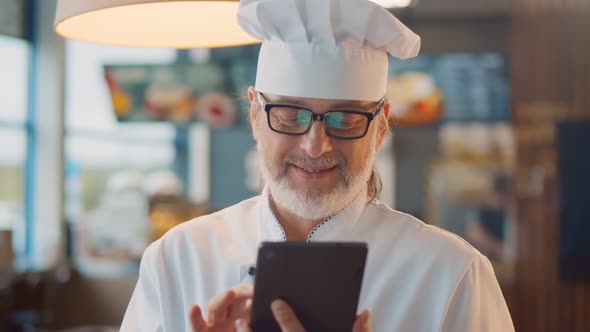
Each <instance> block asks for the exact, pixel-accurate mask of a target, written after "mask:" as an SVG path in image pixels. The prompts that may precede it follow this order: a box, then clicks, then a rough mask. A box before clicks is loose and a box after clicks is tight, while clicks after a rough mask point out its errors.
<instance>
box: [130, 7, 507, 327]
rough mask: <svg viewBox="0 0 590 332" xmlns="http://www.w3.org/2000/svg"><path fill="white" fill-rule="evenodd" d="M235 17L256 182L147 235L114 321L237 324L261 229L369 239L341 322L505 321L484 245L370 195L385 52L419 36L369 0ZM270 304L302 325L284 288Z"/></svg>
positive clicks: (253, 10) (244, 312) (409, 48)
mask: <svg viewBox="0 0 590 332" xmlns="http://www.w3.org/2000/svg"><path fill="white" fill-rule="evenodd" d="M238 22H239V24H240V26H241V27H242V28H243V29H244V30H245V31H246V32H247V33H249V34H250V35H252V36H254V37H256V38H258V39H260V40H262V46H261V49H260V54H259V62H258V68H257V76H256V83H255V86H254V87H250V88H249V89H248V97H249V100H250V123H251V127H252V133H253V136H254V139H255V140H256V144H257V150H258V153H259V156H260V158H261V171H262V174H263V178H264V181H265V187H264V190H263V192H262V194H261V195H260V196H257V197H254V198H251V199H248V200H245V201H243V202H241V203H238V204H236V205H234V206H231V207H229V208H226V209H224V210H221V211H219V212H216V213H214V214H211V215H207V216H203V217H200V218H197V219H194V220H192V221H189V222H186V223H184V224H181V225H179V226H177V227H175V228H173V229H172V230H171V231H169V232H168V233H167V234H166V235H164V236H163V237H162V238H161V239H159V240H158V241H156V242H154V243H153V244H152V245H150V246H149V247H148V248H147V250H146V251H145V253H144V256H143V260H142V263H141V271H140V277H139V280H138V283H137V286H136V288H135V291H134V293H133V296H132V298H131V301H130V303H129V307H128V309H127V312H126V314H125V318H124V320H123V324H122V327H121V331H199V332H202V331H236V330H237V331H249V327H248V317H249V309H250V301H249V300H250V299H251V297H252V287H251V286H247V285H242V284H241V282H243V281H244V278H243V277H244V271H247V270H248V267H250V266H253V265H254V264H255V259H256V253H257V249H258V247H259V245H260V243H261V242H262V241H357V242H366V243H368V247H369V254H368V258H367V264H366V268H365V276H364V279H363V285H362V291H361V296H360V300H359V307H360V308H364V309H363V310H361V311H360V312H359V314H358V316H357V319H356V322H355V323H354V326H351V330H352V331H355V332H360V331H369V330H370V329H373V330H375V331H387V332H389V331H453V332H455V331H503V332H504V331H513V330H514V328H513V325H512V321H511V318H510V314H509V312H508V309H507V307H506V304H505V301H504V298H503V297H502V293H501V291H500V287H499V285H498V282H497V280H496V278H495V276H494V271H493V270H492V267H491V265H490V262H489V261H488V259H487V258H486V257H484V256H483V255H481V254H480V253H479V252H478V251H477V250H475V249H474V248H473V247H472V246H471V245H469V244H468V243H467V242H466V241H464V240H462V239H461V238H459V237H457V236H455V235H452V234H451V233H448V232H446V231H444V230H441V229H439V228H436V227H433V226H429V225H426V224H424V223H423V222H421V221H420V220H417V219H415V218H413V217H412V216H410V215H407V214H404V213H401V212H398V211H394V210H392V209H391V208H390V207H388V206H387V205H385V204H383V203H381V202H379V201H378V200H377V199H376V197H377V195H378V193H379V189H380V182H379V177H378V174H377V173H376V171H375V170H374V167H373V166H374V162H375V156H376V155H377V152H378V151H379V149H380V147H381V144H382V142H383V138H384V137H385V135H386V134H387V131H388V125H387V118H388V115H389V107H390V106H389V102H388V101H387V100H385V99H384V98H383V96H384V93H385V87H386V82H387V73H388V53H389V54H391V55H392V56H395V57H398V58H401V59H405V58H410V57H413V56H415V55H417V53H418V50H419V48H420V38H419V37H418V36H417V35H416V34H414V33H413V32H412V31H410V30H409V29H408V28H407V27H406V26H404V25H403V24H402V23H401V22H400V21H399V20H398V19H396V18H395V17H394V16H393V15H392V14H391V13H389V12H388V11H387V10H385V9H383V8H382V7H380V6H378V5H376V4H374V3H372V2H370V1H368V0H340V1H338V0H325V1H318V0H242V1H241V3H240V7H239V10H238ZM317 273H318V274H319V273H322V271H317ZM310 277H313V276H310ZM271 309H272V312H273V313H274V315H275V318H276V319H277V322H278V323H279V325H280V326H281V328H282V330H283V331H304V330H305V327H304V326H301V324H300V323H299V321H298V319H297V312H294V311H293V310H292V309H291V307H290V306H289V304H288V303H286V302H285V301H282V300H278V299H277V300H276V301H274V302H273V303H272V306H271ZM187 312H188V314H187Z"/></svg>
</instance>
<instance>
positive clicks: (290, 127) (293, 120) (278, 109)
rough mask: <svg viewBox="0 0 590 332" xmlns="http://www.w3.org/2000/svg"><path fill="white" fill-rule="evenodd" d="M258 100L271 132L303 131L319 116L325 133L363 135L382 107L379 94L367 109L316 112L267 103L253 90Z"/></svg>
mask: <svg viewBox="0 0 590 332" xmlns="http://www.w3.org/2000/svg"><path fill="white" fill-rule="evenodd" d="M256 96H257V98H258V102H259V103H260V105H261V106H262V108H263V109H264V111H265V112H266V118H267V120H268V126H269V127H270V129H272V130H273V131H274V132H277V133H280V134H285V135H303V134H305V133H307V132H308V131H309V130H310V129H311V126H313V123H314V122H315V121H316V120H318V121H321V122H322V124H323V125H324V130H325V132H326V135H328V136H329V137H333V138H338V139H357V138H361V137H363V136H365V135H366V134H367V131H368V130H369V125H370V124H371V121H373V119H375V117H376V116H377V114H379V112H380V111H381V109H382V108H383V105H384V103H385V100H384V99H383V98H381V100H379V103H378V104H377V106H375V107H374V108H373V109H372V110H371V111H370V112H363V111H357V110H333V111H329V112H326V113H324V114H316V113H314V112H313V111H312V110H310V109H307V108H304V107H301V106H295V105H286V104H273V103H267V102H266V101H265V100H264V97H263V96H262V94H261V93H260V92H257V93H256Z"/></svg>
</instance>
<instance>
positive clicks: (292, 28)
mask: <svg viewBox="0 0 590 332" xmlns="http://www.w3.org/2000/svg"><path fill="white" fill-rule="evenodd" d="M238 24H239V25H240V26H241V27H242V29H244V30H245V31H246V32H247V33H248V34H250V35H252V36H253V37H254V38H257V39H259V40H262V46H261V48H260V54H259V57H258V69H257V75H256V86H255V88H256V90H257V91H260V92H263V93H271V94H276V95H282V96H292V97H308V98H325V99H350V100H367V101H377V100H379V99H380V98H381V97H383V95H384V94H385V88H386V85H387V65H388V63H387V53H390V54H391V55H393V56H395V57H397V58H400V59H406V58H410V57H414V56H416V55H417V54H418V51H419V49H420V37H419V36H418V35H416V34H415V33H413V32H412V31H411V30H410V29H409V28H408V27H406V26H405V25H404V24H403V23H401V22H400V21H399V20H398V19H397V18H395V17H394V16H393V15H392V14H391V13H390V12H388V11H387V10H386V9H384V8H383V7H381V6H379V5H377V4H375V3H373V2H370V1H368V0H241V1H240V7H239V9H238Z"/></svg>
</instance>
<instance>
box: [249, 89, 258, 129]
mask: <svg viewBox="0 0 590 332" xmlns="http://www.w3.org/2000/svg"><path fill="white" fill-rule="evenodd" d="M255 96H256V90H254V87H253V86H249V87H248V100H249V101H250V108H249V109H248V122H249V123H250V129H251V130H252V136H254V140H256V141H258V125H257V124H256V114H257V113H258V112H257V109H258V107H259V105H258V101H257V100H256V98H255Z"/></svg>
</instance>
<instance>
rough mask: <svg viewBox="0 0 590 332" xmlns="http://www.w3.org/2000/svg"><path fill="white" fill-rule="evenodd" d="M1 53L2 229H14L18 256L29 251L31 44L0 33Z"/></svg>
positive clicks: (0, 173)
mask: <svg viewBox="0 0 590 332" xmlns="http://www.w3.org/2000/svg"><path fill="white" fill-rule="evenodd" d="M0 54H1V61H0V73H1V74H0V91H2V94H1V95H2V97H1V98H0V146H1V148H0V231H4V232H12V244H13V246H12V247H13V249H14V251H15V254H16V257H17V259H18V258H21V257H23V256H24V254H25V251H26V244H25V242H26V241H25V237H26V235H25V209H26V206H25V189H24V188H25V181H24V174H25V171H24V170H25V163H26V160H27V159H26V155H27V153H26V151H27V134H28V132H27V131H28V130H32V128H31V126H30V125H29V124H28V123H27V94H28V67H29V54H30V46H29V43H28V42H27V41H25V40H21V39H17V38H11V37H5V36H0ZM4 239H6V238H4ZM0 241H2V238H0ZM0 244H2V243H0ZM0 247H3V246H0ZM3 248H4V247H3Z"/></svg>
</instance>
